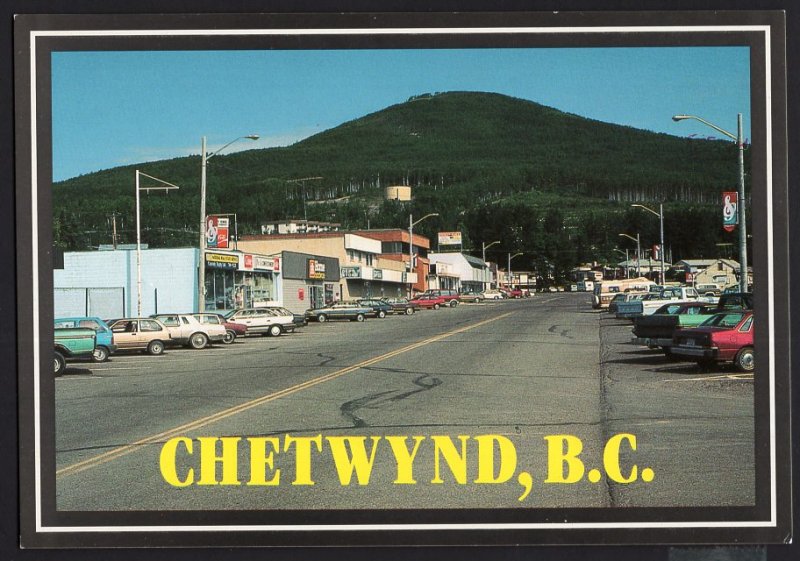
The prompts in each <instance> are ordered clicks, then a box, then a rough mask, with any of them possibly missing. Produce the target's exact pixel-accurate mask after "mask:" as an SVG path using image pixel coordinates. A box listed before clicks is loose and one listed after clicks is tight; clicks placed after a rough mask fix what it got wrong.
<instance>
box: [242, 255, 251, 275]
mask: <svg viewBox="0 0 800 561" xmlns="http://www.w3.org/2000/svg"><path fill="white" fill-rule="evenodd" d="M242 269H244V270H245V271H252V270H253V256H252V255H250V254H249V253H245V254H244V255H243V256H242Z"/></svg>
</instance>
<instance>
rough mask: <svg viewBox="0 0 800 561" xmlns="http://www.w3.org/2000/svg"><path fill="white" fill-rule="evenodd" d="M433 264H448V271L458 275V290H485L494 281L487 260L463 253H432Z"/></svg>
mask: <svg viewBox="0 0 800 561" xmlns="http://www.w3.org/2000/svg"><path fill="white" fill-rule="evenodd" d="M428 257H429V258H430V260H431V264H439V263H442V264H446V265H448V267H447V272H448V273H449V274H451V275H452V274H454V275H457V276H458V279H459V286H458V290H460V291H461V292H465V291H468V290H472V291H475V292H483V291H484V290H486V289H487V288H489V286H490V284H491V283H492V272H491V270H490V269H489V266H488V265H487V264H486V262H485V261H484V260H483V259H481V258H479V257H473V256H471V255H465V254H463V253H430V254H428Z"/></svg>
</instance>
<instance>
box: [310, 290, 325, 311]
mask: <svg viewBox="0 0 800 561" xmlns="http://www.w3.org/2000/svg"><path fill="white" fill-rule="evenodd" d="M308 300H309V303H310V304H311V307H312V308H322V307H324V306H325V295H324V294H323V291H322V287H321V286H309V287H308Z"/></svg>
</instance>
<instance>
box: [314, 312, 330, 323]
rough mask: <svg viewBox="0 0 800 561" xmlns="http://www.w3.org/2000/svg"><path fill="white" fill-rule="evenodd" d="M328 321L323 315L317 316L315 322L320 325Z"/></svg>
mask: <svg viewBox="0 0 800 561" xmlns="http://www.w3.org/2000/svg"><path fill="white" fill-rule="evenodd" d="M327 320H328V317H327V316H326V315H325V314H320V315H318V316H317V321H318V322H320V323H325V322H326V321H327Z"/></svg>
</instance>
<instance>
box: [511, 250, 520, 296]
mask: <svg viewBox="0 0 800 561" xmlns="http://www.w3.org/2000/svg"><path fill="white" fill-rule="evenodd" d="M518 255H522V252H521V251H520V252H519V253H515V254H514V255H511V253H509V254H508V289H509V290H511V286H512V282H513V280H514V275H512V274H511V260H512V259H514V258H515V257H516V256H518Z"/></svg>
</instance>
